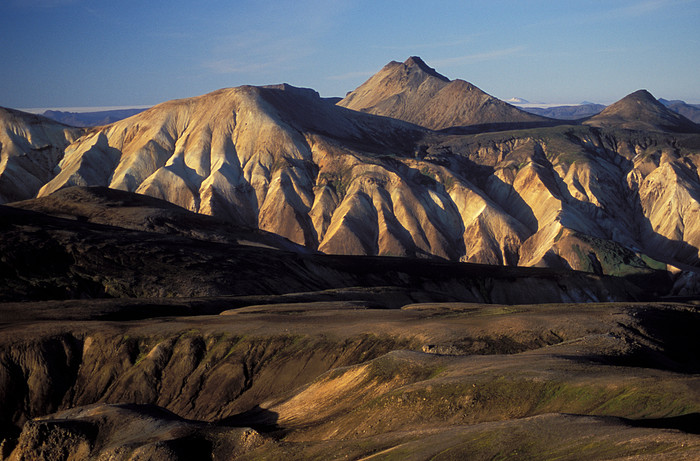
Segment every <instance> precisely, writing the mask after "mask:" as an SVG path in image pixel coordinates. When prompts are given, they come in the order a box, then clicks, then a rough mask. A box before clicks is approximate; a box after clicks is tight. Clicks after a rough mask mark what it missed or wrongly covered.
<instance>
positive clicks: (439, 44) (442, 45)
mask: <svg viewBox="0 0 700 461" xmlns="http://www.w3.org/2000/svg"><path fill="white" fill-rule="evenodd" d="M480 35H483V34H472V35H469V36H467V37H462V38H458V39H454V40H445V41H441V42H431V43H416V44H413V45H374V48H376V49H380V50H390V51H402V50H409V52H411V50H424V49H432V48H449V47H452V46H462V45H465V44H467V43H470V42H472V41H474V39H475V38H476V37H478V36H480Z"/></svg>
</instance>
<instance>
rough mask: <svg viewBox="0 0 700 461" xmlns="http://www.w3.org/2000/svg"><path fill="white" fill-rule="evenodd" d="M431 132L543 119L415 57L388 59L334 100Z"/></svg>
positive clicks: (350, 107) (342, 104) (352, 107)
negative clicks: (446, 74)
mask: <svg viewBox="0 0 700 461" xmlns="http://www.w3.org/2000/svg"><path fill="white" fill-rule="evenodd" d="M338 105H340V106H342V107H346V108H348V109H353V110H359V111H363V112H369V113H371V114H376V115H382V116H385V117H392V118H396V119H399V120H404V121H406V122H410V123H415V124H417V125H420V126H423V127H425V128H429V129H432V130H442V129H445V128H450V127H456V126H469V125H484V124H491V123H520V122H544V121H547V119H545V118H542V117H539V116H537V115H533V114H528V113H526V112H523V111H521V110H520V109H518V108H516V107H513V106H511V105H508V104H506V103H504V102H503V101H500V100H498V99H496V98H494V97H492V96H490V95H488V94H486V93H484V92H483V91H481V90H480V89H479V88H477V87H476V86H474V85H472V84H471V83H469V82H467V81H464V80H460V79H457V80H450V79H448V78H447V77H445V76H444V75H441V74H439V73H438V72H436V71H435V69H433V68H432V67H429V66H428V65H427V64H426V63H425V62H424V61H423V60H422V59H421V58H419V57H418V56H411V57H410V58H408V59H407V60H406V61H405V62H403V63H399V62H395V61H392V62H390V63H389V64H387V65H386V66H384V68H382V69H381V70H380V71H379V72H378V73H376V74H374V75H373V76H372V77H370V79H369V80H367V81H366V82H365V83H363V84H362V85H361V86H359V87H358V88H356V89H355V90H354V91H352V92H350V93H348V94H347V96H346V97H345V98H344V99H343V100H341V101H340V102H338Z"/></svg>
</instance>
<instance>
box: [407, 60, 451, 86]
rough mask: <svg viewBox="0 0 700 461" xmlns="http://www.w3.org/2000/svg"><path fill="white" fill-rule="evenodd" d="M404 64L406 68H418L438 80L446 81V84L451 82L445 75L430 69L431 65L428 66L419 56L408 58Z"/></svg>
mask: <svg viewBox="0 0 700 461" xmlns="http://www.w3.org/2000/svg"><path fill="white" fill-rule="evenodd" d="M403 64H404V66H406V67H408V68H413V67H415V68H418V69H420V70H422V71H423V72H425V73H426V74H429V75H432V76H433V77H437V78H439V79H440V80H443V81H445V82H449V81H450V79H449V78H447V77H445V76H444V75H442V74H440V73H438V72H437V71H436V70H435V69H433V68H432V67H430V66H429V65H427V64H426V63H425V61H423V60H422V59H421V58H420V57H418V56H411V57H410V58H408V59H407V60H406V61H404V63H403Z"/></svg>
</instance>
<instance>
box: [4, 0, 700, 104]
mask: <svg viewBox="0 0 700 461" xmlns="http://www.w3.org/2000/svg"><path fill="white" fill-rule="evenodd" d="M698 25H700V0H629V1H623V0H620V1H616V0H578V1H567V0H541V1H537V0H531V1H529V0H520V1H506V0H491V1H479V2H477V1H434V2H427V1H411V0H402V1H380V0H373V1H370V0H367V1H365V0H357V1H345V0H294V1H286V0H280V1H264V0H257V1H247V0H235V1H220V0H200V1H198V2H194V1H183V0H169V1H160V0H149V1H144V0H138V1H136V0H116V1H115V0H2V2H1V3H0V62H2V72H0V106H5V107H15V108H30V107H68V106H125V105H127V106H128V105H144V104H156V103H159V102H163V101H166V100H169V99H174V98H183V97H190V96H196V95H199V94H204V93H207V92H210V91H213V90H216V89H218V88H222V87H232V86H238V85H244V84H252V85H263V84H271V83H281V82H287V83H290V84H292V85H296V86H304V87H311V88H314V89H316V90H318V91H319V92H320V93H321V95H323V96H342V95H344V94H345V93H346V92H348V91H351V90H353V89H354V88H356V87H357V86H358V85H360V84H361V83H362V82H364V81H365V80H366V79H367V78H368V77H369V76H370V75H371V74H373V73H374V72H376V71H378V70H379V69H381V67H382V66H384V65H385V64H386V63H388V62H389V61H392V60H395V61H404V60H405V59H407V58H408V57H409V56H411V55H418V56H421V57H422V58H423V59H424V60H425V61H426V62H427V63H428V65H430V66H432V67H435V68H436V69H437V71H438V72H440V73H442V74H444V75H446V76H447V77H449V78H451V79H455V78H461V79H464V80H467V81H469V82H471V83H473V84H475V85H477V86H478V87H480V88H481V89H482V90H484V91H486V92H487V93H490V94H492V95H494V96H497V97H499V98H502V99H508V98H511V97H515V96H517V97H522V98H525V99H528V100H530V101H537V102H550V103H558V102H561V103H567V102H580V101H582V100H589V101H594V102H603V103H609V102H613V101H615V100H617V99H620V98H622V97H623V96H625V95H626V94H628V93H631V92H632V91H635V90H637V89H640V88H646V89H648V90H649V91H651V92H652V93H653V94H654V95H655V96H656V97H663V98H667V99H684V100H686V101H689V102H696V103H700V27H699V26H698Z"/></svg>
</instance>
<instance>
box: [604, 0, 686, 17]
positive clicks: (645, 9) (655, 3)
mask: <svg viewBox="0 0 700 461" xmlns="http://www.w3.org/2000/svg"><path fill="white" fill-rule="evenodd" d="M674 3H679V2H677V1H671V0H647V1H644V2H640V3H636V4H634V5H630V6H626V7H623V8H617V9H614V10H612V13H613V15H615V16H623V17H637V16H643V15H645V14H649V13H653V12H654V11H657V10H660V9H662V8H665V7H667V6H672V5H673V4H674Z"/></svg>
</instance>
